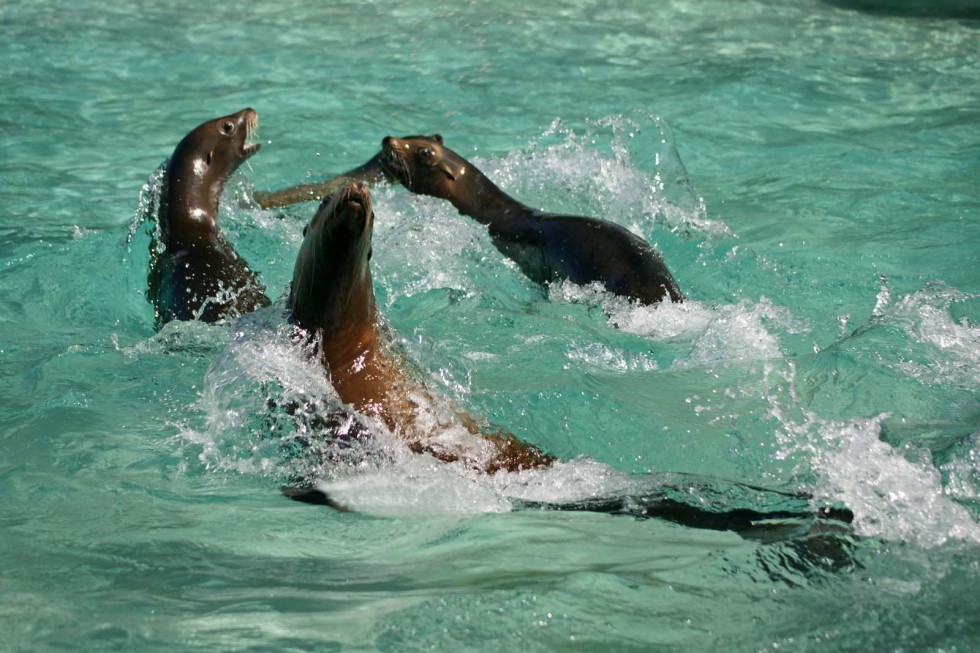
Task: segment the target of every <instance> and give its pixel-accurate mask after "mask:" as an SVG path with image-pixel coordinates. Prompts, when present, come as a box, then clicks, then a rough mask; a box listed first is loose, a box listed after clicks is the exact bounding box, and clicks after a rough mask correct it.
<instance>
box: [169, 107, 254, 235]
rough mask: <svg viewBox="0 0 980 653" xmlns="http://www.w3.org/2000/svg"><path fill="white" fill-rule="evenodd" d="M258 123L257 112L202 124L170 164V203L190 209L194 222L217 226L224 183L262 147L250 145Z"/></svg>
mask: <svg viewBox="0 0 980 653" xmlns="http://www.w3.org/2000/svg"><path fill="white" fill-rule="evenodd" d="M258 123H259V114H258V113H256V112H255V110H254V109H243V110H241V111H239V112H238V113H234V114H232V115H230V116H224V117H222V118H215V119H214V120H209V121H207V122H205V123H201V124H200V125H198V126H197V127H196V128H195V129H194V130H193V131H191V132H190V133H189V134H187V136H185V137H184V138H183V140H181V141H180V143H179V144H178V145H177V147H176V149H174V153H173V155H172V156H171V157H170V161H169V162H168V164H167V175H166V176H167V180H166V185H167V189H168V194H169V198H168V199H169V200H170V202H171V203H176V204H177V205H178V206H179V205H183V206H184V207H186V210H187V212H188V215H189V217H191V218H192V219H197V220H200V221H202V222H204V221H208V220H210V221H211V222H213V221H214V220H215V212H216V210H217V206H218V198H219V196H220V195H221V189H222V188H223V187H224V183H225V182H226V181H227V180H228V178H229V177H230V176H231V175H232V173H233V172H235V170H237V169H238V166H240V165H241V164H242V162H244V161H245V160H247V159H248V158H249V157H251V156H252V155H254V154H255V153H256V152H258V151H259V148H260V147H261V145H260V144H259V143H250V142H247V139H248V138H249V137H250V136H251V135H252V134H253V133H254V131H255V128H256V127H257V126H258Z"/></svg>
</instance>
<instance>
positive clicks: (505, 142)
mask: <svg viewBox="0 0 980 653" xmlns="http://www.w3.org/2000/svg"><path fill="white" fill-rule="evenodd" d="M312 4H314V3H307V2H277V3H264V2H253V3H247V5H241V4H236V5H228V4H224V5H220V4H219V5H209V4H207V3H184V2H181V3H176V5H177V6H174V5H175V3H173V2H159V3H154V4H146V3H135V4H134V5H133V6H124V5H121V4H120V3H110V8H106V7H105V6H103V5H102V4H87V3H81V4H80V3H77V2H76V3H67V2H60V3H56V2H22V1H18V0H14V1H13V2H10V1H8V2H6V3H5V4H4V5H3V6H2V7H0V53H2V58H0V79H2V81H3V88H4V91H3V93H2V94H0V146H2V152H3V154H2V156H0V207H2V209H0V234H2V238H0V289H2V292H0V357H2V361H3V364H2V367H0V370H2V372H0V393H2V398H3V400H2V405H0V425H2V429H0V443H2V444H0V446H2V458H0V496H2V499H0V642H2V643H0V649H2V650H12V651H42V650H85V651H110V650H139V651H177V650H181V651H198V650H200V651H204V650H207V651H214V650H255V651H259V650H262V651H287V650H296V651H299V650H303V651H307V650H318V651H326V650H361V651H369V650H383V651H395V650H423V649H425V650H445V651H450V650H487V651H491V650H492V651H496V650H532V651H536V650H541V651H544V650H556V649H562V650H563V649H565V648H569V649H571V648H573V647H575V648H577V649H580V650H596V651H599V650H602V651H605V650H637V651H640V650H643V651H647V650H676V651H694V650H740V651H743V650H744V651H756V650H808V651H810V650H819V651H825V650H826V651H838V650H855V651H856V650H861V651H865V650H944V651H969V650H976V648H977V647H978V646H980V617H978V614H980V613H978V611H977V609H976V587H977V584H978V582H980V526H978V514H980V462H978V456H980V453H978V450H980V397H978V387H980V326H978V324H980V273H978V263H980V244H978V243H980V220H978V215H980V190H978V189H980V186H978V178H980V174H978V173H980V94H978V93H980V91H978V89H980V38H978V28H977V24H976V23H971V22H968V21H963V20H953V19H947V18H943V17H916V16H914V15H913V16H910V15H888V14H887V13H886V14H878V13H862V12H857V11H853V10H849V9H847V8H846V7H844V6H841V5H846V4H847V3H846V2H834V3H822V2H817V1H816V0H802V1H790V0H785V1H780V0H772V1H768V2H763V1H747V2H738V3H734V2H721V1H714V2H712V1H709V0H703V1H695V0H689V1H681V0H676V1H673V2H661V3H650V2H614V3H609V2H603V3H593V2H585V1H584V0H583V1H569V2H562V3H539V5H540V6H532V5H533V3H531V4H528V3H523V2H522V3H503V4H502V3H493V4H490V3H471V4H465V3H461V4H457V5H453V6H451V7H441V6H437V5H435V4H432V3H429V4H426V3H424V2H423V3H419V2H415V3H406V2H401V1H400V0H391V1H388V2H383V3H367V2H357V3H331V4H330V6H329V7H322V8H316V7H312V6H311V5H312ZM913 13H914V12H913ZM245 106H252V107H254V108H255V109H256V110H257V111H258V112H259V113H260V116H261V127H260V130H261V131H260V140H261V141H262V143H263V150H262V152H260V153H259V154H258V155H257V156H256V157H255V158H253V159H252V160H251V161H250V162H249V164H248V165H247V166H246V167H244V168H243V169H242V170H241V172H240V173H239V174H237V175H236V176H235V177H234V179H233V180H232V182H231V183H230V184H229V186H228V188H227V189H226V193H225V195H224V198H223V215H222V222H223V225H224V227H225V229H226V230H227V232H228V234H229V237H230V238H231V239H232V241H233V242H234V243H235V244H236V246H237V248H238V250H239V251H240V253H241V254H242V255H243V256H244V257H245V258H246V259H247V260H248V261H249V262H250V263H251V264H252V266H253V267H254V268H255V269H256V270H257V271H258V272H259V273H260V274H261V275H262V277H263V279H264V281H265V283H266V284H267V286H268V288H269V292H270V295H271V296H272V297H273V298H278V301H277V302H276V303H275V304H274V305H273V306H272V307H270V308H268V309H263V310H261V311H259V312H257V313H256V314H253V315H251V316H248V317H246V318H244V319H242V320H240V321H238V322H236V323H234V324H231V325H219V326H207V325H202V324H197V323H181V324H170V325H168V326H167V327H165V328H164V329H163V330H162V331H161V332H159V333H156V332H154V329H153V315H152V310H151V307H150V305H149V304H148V303H147V302H146V299H145V287H146V269H147V261H148V251H147V246H148V243H149V237H148V233H149V230H150V229H152V224H151V223H148V222H145V221H143V220H142V217H143V215H144V213H145V209H146V206H145V204H146V201H147V198H148V194H149V192H150V191H151V190H152V188H153V185H154V183H158V179H155V178H154V177H153V176H152V173H153V171H154V170H155V169H156V168H157V166H158V165H159V164H160V162H161V161H162V160H163V159H164V158H165V157H167V156H168V155H169V153H170V152H171V151H172V149H173V147H174V145H175V144H176V143H177V141H178V140H179V139H180V138H181V137H182V136H183V135H184V134H185V133H186V132H187V131H189V130H190V129H191V128H193V127H194V126H195V125H197V124H198V123H199V122H201V121H203V120H206V119H209V118H212V117H216V116H218V115H224V114H227V113H231V112H232V111H237V110H239V109H241V108H243V107H245ZM432 132H439V133H442V134H443V135H444V137H445V138H446V141H447V144H448V145H449V146H450V147H452V148H454V149H456V150H457V151H459V152H460V153H462V154H463V155H464V156H466V157H468V158H471V159H472V160H473V161H474V162H475V163H476V164H477V165H478V166H480V167H481V168H482V169H483V170H484V171H485V172H486V173H487V174H488V175H489V176H490V177H491V178H492V179H494V180H495V181H497V183H499V184H500V185H501V186H502V187H503V188H504V189H505V190H507V191H508V192H510V193H512V194H513V195H515V196H517V197H519V198H520V199H521V200H522V201H524V202H526V203H528V204H531V205H533V206H538V207H542V208H547V209H549V210H552V211H564V212H570V213H578V214H588V215H599V216H605V217H607V218H608V219H611V220H614V221H616V222H619V223H621V224H623V225H625V226H627V227H628V228H630V229H632V230H634V231H636V232H637V233H639V234H641V235H642V236H644V237H645V238H647V239H648V240H650V241H651V242H653V243H655V244H656V245H657V247H658V248H659V249H660V250H661V251H662V253H663V255H664V258H665V260H666V262H667V264H668V266H669V267H670V269H671V270H672V272H673V273H674V276H675V277H676V278H677V280H678V282H679V284H680V285H681V288H682V289H683V290H684V292H685V293H686V295H687V296H688V298H689V301H687V302H685V303H683V304H676V305H663V306H658V307H653V308H650V307H646V308H638V307H635V306H629V305H628V304H626V303H624V302H622V301H621V300H617V299H615V298H612V297H610V296H608V295H606V294H604V293H602V292H599V291H597V290H596V289H594V288H580V287H574V286H567V285H556V286H553V287H552V288H550V289H549V290H548V291H547V292H545V291H542V290H541V289H540V288H538V287H536V286H534V285H533V284H532V283H530V282H529V281H527V280H526V279H525V278H524V277H523V276H522V275H521V273H520V272H519V271H518V270H517V268H516V267H515V266H514V265H513V264H511V263H509V262H507V261H506V260H504V259H503V258H502V257H501V256H500V255H499V253H498V252H497V251H496V249H494V248H493V247H492V245H490V243H489V240H488V238H487V235H486V232H485V230H484V229H483V228H481V227H479V226H478V225H477V224H475V223H474V222H472V221H470V220H469V219H467V218H465V217H464V216H460V215H459V214H457V213H456V212H455V211H454V210H452V209H451V207H449V206H448V205H447V204H445V203H442V202H439V201H437V200H434V199H432V198H425V197H418V196H411V195H409V194H408V193H407V192H406V191H404V190H403V189H400V188H392V187H381V188H378V189H376V191H375V200H376V213H377V223H376V231H375V238H374V256H373V264H374V275H375V286H376V293H377V296H378V300H379V305H380V306H381V308H382V310H383V312H384V313H385V315H386V318H387V320H388V322H389V323H390V326H391V327H392V329H393V331H394V333H395V334H396V336H397V338H398V343H399V346H400V347H401V348H402V349H403V350H404V352H405V353H406V357H407V358H408V360H409V364H410V365H412V366H414V369H415V371H416V372H417V374H418V375H419V376H420V378H423V379H425V380H426V382H427V383H428V384H429V385H430V387H431V388H433V389H434V391H435V392H436V394H437V395H438V396H439V400H438V402H439V405H435V406H433V407H432V415H431V418H432V419H433V420H439V419H440V411H447V410H451V409H452V408H453V407H462V408H464V409H465V410H466V411H468V412H469V413H470V414H472V415H475V416H478V417H480V418H483V419H486V420H487V421H489V422H492V423H494V424H498V425H501V426H504V427H506V428H507V429H509V430H510V431H512V432H513V433H515V434H517V435H518V436H519V437H521V438H523V439H526V440H528V441H530V442H533V443H535V444H537V445H538V446H540V447H542V448H544V449H545V450H547V451H549V452H552V453H554V454H556V455H558V456H560V457H562V458H563V459H565V460H566V461H568V462H566V463H564V464H562V465H559V466H558V467H556V468H555V469H553V470H549V471H546V472H536V473H533V474H528V473H525V474H509V475H508V474H502V475H499V476H497V477H495V478H493V479H487V478H479V477H475V476H474V475H473V474H471V473H468V472H466V471H465V470H459V469H454V468H453V467H452V466H447V465H443V464H439V463H435V462H432V461H431V460H428V459H426V458H422V457H418V456H413V455H410V454H408V453H406V452H405V451H404V450H403V449H401V448H400V447H399V445H398V443H397V442H396V441H395V440H394V439H391V438H386V437H385V434H384V433H379V436H378V439H377V441H376V442H375V443H374V444H373V445H372V446H373V447H375V448H376V450H375V451H357V452H351V451H326V452H325V453H327V454H330V455H329V456H326V457H324V456H321V457H317V456H313V457H310V456H306V457H305V458H304V456H303V455H302V454H303V452H302V451H301V452H300V455H297V453H296V451H295V450H294V449H290V443H295V441H296V437H298V436H303V435H305V432H303V429H310V428H313V427H312V426H311V424H309V423H304V422H303V421H302V420H298V421H297V420H293V421H289V420H285V421H283V420H280V421H277V420H276V419H275V414H274V413H275V410H274V409H273V408H271V406H274V405H277V404H278V405H281V404H283V403H284V402H289V401H306V400H310V399H313V400H316V401H318V402H320V404H319V405H322V406H333V405H335V398H334V396H333V394H332V393H333V391H332V389H331V388H330V386H329V383H328V382H327V380H326V378H325V377H324V375H323V373H322V370H321V369H320V368H318V367H317V366H315V365H313V364H312V363H310V362H309V360H308V358H307V357H306V356H305V355H304V353H303V352H302V351H301V350H299V349H297V347H296V346H295V345H293V344H292V342H291V341H290V339H289V338H288V335H287V331H286V326H285V323H284V318H283V315H282V306H283V299H282V296H283V294H284V292H285V290H286V288H287V285H288V283H289V280H290V278H291V275H292V268H293V263H294V260H295V255H296V252H297V250H298V246H299V243H300V240H301V238H302V227H303V224H304V222H305V220H307V219H308V218H309V217H310V216H311V215H312V210H313V207H312V206H311V205H300V206H295V207H290V208H288V209H285V210H282V211H262V210H260V209H258V208H256V207H255V205H254V204H251V203H250V202H249V201H248V197H249V195H250V193H251V190H252V189H253V188H255V189H262V190H270V189H274V188H279V187H281V186H284V185H288V184H292V183H296V182H299V181H304V180H308V179H318V178H322V177H324V176H327V175H329V174H331V173H336V172H339V171H342V170H344V169H347V168H350V167H352V166H354V165H357V164H359V163H361V162H363V161H364V160H366V159H367V158H368V157H369V156H371V155H372V154H373V153H374V152H376V151H377V148H378V146H379V143H380V140H381V138H382V137H383V136H385V135H386V134H395V135H402V134H409V133H432ZM148 178H149V179H148ZM144 185H145V188H144ZM141 189H142V191H141ZM130 236H131V239H130ZM270 400H272V403H271V404H270ZM317 410H319V408H318V409H317ZM324 446H327V445H324ZM328 448H329V447H328ZM307 453H308V452H307ZM325 461H326V462H325ZM668 472H669V473H687V474H692V475H695V476H693V477H691V478H709V479H725V480H727V481H738V482H743V483H748V484H753V485H764V486H768V487H772V488H778V489H782V490H791V491H806V492H810V493H812V494H813V495H814V496H815V497H816V500H819V501H827V502H831V503H840V504H845V505H847V506H848V507H850V508H851V509H852V510H853V512H854V513H855V523H854V538H853V539H854V542H853V547H854V548H853V552H852V556H851V557H850V558H849V559H848V560H847V564H844V565H841V566H839V567H838V568H827V567H826V566H821V565H819V564H813V561H812V560H809V559H807V558H806V556H805V555H804V554H803V553H802V552H801V549H799V548H797V547H795V546H794V545H793V543H792V542H776V543H773V544H760V543H757V542H753V541H749V540H745V539H742V538H740V537H738V536H737V535H734V534H731V533H724V532H713V531H704V530H696V529H692V528H685V527H681V526H676V525H673V524H669V523H666V522H663V521H658V520H645V521H637V520H633V519H631V518H629V517H621V516H620V517H617V516H610V515H603V514H594V513H587V512H586V513H564V512H550V511H540V510H512V506H513V502H514V500H515V499H522V498H523V499H530V500H537V501H565V500H574V499H577V498H581V497H587V496H591V495H593V494H596V493H602V492H607V493H608V492H616V491H628V490H629V489H630V488H631V487H633V486H635V485H636V484H642V483H650V482H656V479H658V478H666V476H664V474H666V473H668ZM296 475H306V476H307V477H316V478H319V479H321V481H322V483H324V485H325V487H327V488H328V489H329V490H330V492H331V493H332V494H333V495H335V496H337V497H339V498H340V499H342V500H343V502H345V503H346V504H347V505H349V506H350V507H351V508H352V509H353V510H352V511H351V512H346V513H341V512H336V511H333V510H330V509H327V508H323V507H317V506H310V505H305V504H299V503H296V502H291V501H289V500H287V499H285V498H284V497H283V496H282V495H281V494H280V493H279V491H278V488H279V486H280V484H281V483H283V482H284V480H285V479H288V478H292V477H295V476H296ZM706 500H707V498H706Z"/></svg>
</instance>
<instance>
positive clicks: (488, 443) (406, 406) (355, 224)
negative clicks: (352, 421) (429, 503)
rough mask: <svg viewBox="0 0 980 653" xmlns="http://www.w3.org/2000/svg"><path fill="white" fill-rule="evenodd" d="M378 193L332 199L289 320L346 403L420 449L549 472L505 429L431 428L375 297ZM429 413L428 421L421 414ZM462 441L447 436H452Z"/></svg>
mask: <svg viewBox="0 0 980 653" xmlns="http://www.w3.org/2000/svg"><path fill="white" fill-rule="evenodd" d="M373 228H374V211H373V209H372V204H371V194H370V192H369V191H368V188H367V186H366V185H364V184H363V183H360V182H356V183H348V185H347V186H346V187H345V188H344V189H343V190H342V191H341V192H340V193H339V194H337V195H336V196H335V197H333V198H325V199H324V200H323V202H321V204H320V207H319V209H318V210H317V212H316V215H314V217H313V219H312V220H311V221H310V223H309V225H308V226H307V228H306V233H305V236H304V239H303V244H302V245H301V246H300V251H299V254H298V256H297V258H296V266H295V268H294V271H293V281H292V285H291V288H290V293H289V300H288V307H289V310H290V312H291V316H290V319H291V321H292V322H293V323H294V324H295V325H297V326H298V327H300V328H301V329H302V330H303V331H304V332H305V334H307V336H308V337H309V338H312V339H313V340H314V341H315V342H316V344H317V348H318V355H319V356H320V360H321V362H322V363H323V365H324V367H325V368H326V370H327V371H328V373H329V375H330V381H331V383H332V384H333V386H334V389H335V390H336V391H337V394H338V395H339V396H340V399H341V400H342V401H343V402H344V403H345V404H349V405H351V406H352V407H353V408H354V409H355V410H357V411H358V412H359V413H361V414H362V415H365V416H368V417H377V418H379V419H380V420H381V421H382V422H383V423H384V424H385V425H386V426H387V428H388V429H389V430H390V431H391V432H392V433H394V434H396V435H397V436H399V437H400V438H402V439H403V440H404V441H406V442H407V443H408V445H409V447H410V448H411V449H412V450H413V451H416V452H423V451H424V452H428V453H431V454H432V455H434V456H435V457H437V458H439V459H440V460H443V461H447V462H451V461H460V462H463V463H464V464H467V465H468V466H471V467H475V468H479V469H482V470H484V471H486V472H488V473H493V472H496V471H498V470H501V469H507V470H517V469H527V468H533V467H541V466H544V465H548V464H550V463H551V461H552V460H553V458H552V457H551V456H549V455H547V454H545V453H543V452H541V451H540V450H539V449H537V448H536V447H534V446H532V445H530V444H526V443H523V442H520V441H519V440H517V439H516V438H515V437H514V436H513V435H510V434H508V433H504V432H502V431H500V432H498V431H489V432H488V431H485V430H483V429H481V428H480V427H479V425H478V424H477V423H476V421H475V420H473V419H472V418H470V417H468V416H466V415H465V414H462V413H456V414H455V415H454V416H453V417H452V419H450V423H451V424H449V425H448V426H449V428H448V429H447V428H446V427H447V425H446V424H438V425H434V426H435V427H436V428H433V427H432V426H422V424H431V423H432V421H433V420H432V414H431V411H432V407H433V406H434V402H433V400H432V397H431V395H430V394H429V392H428V390H427V389H426V388H425V386H424V384H423V383H422V382H421V381H420V380H419V379H418V378H417V377H416V376H415V375H413V374H411V373H410V372H409V371H408V369H407V365H406V362H405V361H404V360H402V359H401V357H400V356H399V355H398V354H397V353H396V352H395V351H394V350H393V348H392V344H391V342H390V338H389V337H387V335H386V333H385V331H386V330H385V327H384V325H383V323H382V322H381V319H382V318H381V316H380V315H379V313H378V310H377V306H376V305H375V298H374V285H373V282H372V278H371V266H370V260H371V236H372V232H373ZM424 411H430V413H429V414H428V415H427V416H424V415H423V414H422V413H423V412H424ZM453 426H455V431H456V435H455V436H454V437H448V438H446V437H442V436H443V435H444V434H445V432H446V431H447V430H448V431H452V430H453V428H452V427H453Z"/></svg>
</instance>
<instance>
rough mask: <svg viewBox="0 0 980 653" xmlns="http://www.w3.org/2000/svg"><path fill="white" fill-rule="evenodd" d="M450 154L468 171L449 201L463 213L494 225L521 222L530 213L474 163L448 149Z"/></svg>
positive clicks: (455, 186) (456, 181)
mask: <svg viewBox="0 0 980 653" xmlns="http://www.w3.org/2000/svg"><path fill="white" fill-rule="evenodd" d="M446 154H447V156H449V155H452V156H454V157H456V158H458V159H459V160H460V162H461V163H462V165H461V166H460V168H461V169H462V170H465V172H464V173H463V174H461V175H459V176H458V177H457V178H456V180H455V181H454V182H453V193H452V194H451V195H450V196H449V197H447V198H445V199H448V200H449V201H450V202H451V203H452V205H453V206H455V207H456V209H457V210H458V211H459V212H460V213H463V214H465V215H468V216H470V217H471V218H473V219H474V220H476V221H477V222H479V223H481V224H485V225H490V224H494V223H499V222H505V221H509V220H511V219H515V218H518V217H520V216H521V215H522V214H524V213H526V212H527V211H529V210H530V208H529V207H528V206H526V205H525V204H522V203H521V202H518V201H517V200H516V199H514V198H513V197H511V196H510V195H508V194H507V193H505V192H504V191H502V190H500V188H499V187H498V186H497V185H496V184H495V183H493V182H492V181H490V178H489V177H487V176H486V175H485V174H483V172H482V171H481V170H480V169H479V168H477V167H476V166H475V165H473V164H472V163H470V162H469V161H467V160H466V159H463V158H462V157H460V156H459V155H457V154H456V153H455V152H452V151H451V150H448V148H447V149H446Z"/></svg>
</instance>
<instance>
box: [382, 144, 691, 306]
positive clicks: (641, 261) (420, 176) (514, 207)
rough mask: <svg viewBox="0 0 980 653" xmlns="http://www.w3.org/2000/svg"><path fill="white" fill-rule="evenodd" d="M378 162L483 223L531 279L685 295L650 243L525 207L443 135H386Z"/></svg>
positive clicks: (635, 296)
mask: <svg viewBox="0 0 980 653" xmlns="http://www.w3.org/2000/svg"><path fill="white" fill-rule="evenodd" d="M381 164H382V166H383V168H384V170H385V171H386V172H387V174H388V175H389V176H391V177H393V178H395V179H397V180H398V181H399V182H400V183H401V184H402V185H403V186H405V187H406V188H407V189H409V190H410V191H412V192H413V193H419V194H423V195H432V196H434V197H439V198H442V199H445V200H449V201H450V202H452V204H453V206H455V207H456V208H457V209H458V210H459V212H460V213H463V214H465V215H468V216H470V217H471V218H473V219H474V220H476V221H477V222H479V223H481V224H484V225H487V227H488V228H489V231H490V237H491V239H492V240H493V244H494V245H496V247H497V249H499V250H500V251H501V252H502V253H503V254H504V255H505V256H507V257H508V258H510V259H512V260H513V261H514V262H516V263H517V265H518V266H519V267H520V268H521V270H522V271H523V272H524V274H525V275H527V276H528V277H529V278H530V279H532V280H533V281H536V282H538V283H541V284H546V283H549V282H552V281H557V280H562V279H567V280H569V281H571V282H573V283H576V284H579V285H587V284H590V283H593V282H599V283H601V284H602V285H603V286H604V287H605V288H606V290H608V291H609V292H611V293H614V294H616V295H622V296H624V297H628V298H629V299H631V300H634V301H637V302H640V303H642V304H655V303H657V302H661V301H663V300H665V299H667V298H669V299H670V301H672V302H680V301H683V299H684V296H683V294H682V293H681V291H680V288H679V287H678V285H677V282H676V281H675V280H674V277H673V276H671V274H670V271H669V270H668V269H667V266H666V265H665V264H664V262H663V259H662V258H661V256H660V254H659V253H658V252H657V250H655V249H654V248H653V246H652V245H650V244H649V243H648V242H646V241H645V240H643V239H642V238H640V237H639V236H637V235H636V234H634V233H633V232H631V231H629V230H628V229H626V228H624V227H622V226H620V225H618V224H616V223H613V222H609V221H608V220H600V219H598V218H586V217H579V216H570V215H557V214H554V213H546V212H544V211H538V210H535V209H532V208H530V207H529V206H526V205H524V204H522V203H520V202H518V201H517V200H516V199H514V198H512V197H510V196H509V195H507V194H506V193H505V192H503V191H502V190H500V188H498V187H497V186H496V185H495V184H494V183H493V182H492V181H490V180H489V179H488V178H487V177H486V175H484V174H483V173H482V172H480V170H479V169H477V168H476V167H475V166H474V165H473V164H472V163H470V162H469V161H467V160H466V159H464V158H463V157H461V156H460V155H458V154H457V153H455V152H453V151H452V150H450V149H449V148H448V147H445V145H444V144H443V139H442V136H440V135H438V134H435V135H433V136H407V137H405V138H395V137H393V136H387V137H385V139H384V140H383V141H382V142H381Z"/></svg>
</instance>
